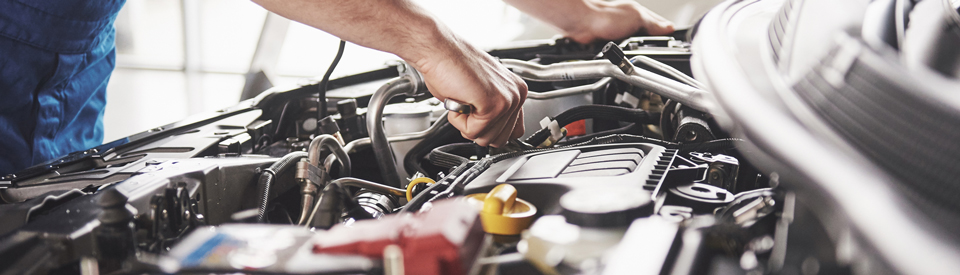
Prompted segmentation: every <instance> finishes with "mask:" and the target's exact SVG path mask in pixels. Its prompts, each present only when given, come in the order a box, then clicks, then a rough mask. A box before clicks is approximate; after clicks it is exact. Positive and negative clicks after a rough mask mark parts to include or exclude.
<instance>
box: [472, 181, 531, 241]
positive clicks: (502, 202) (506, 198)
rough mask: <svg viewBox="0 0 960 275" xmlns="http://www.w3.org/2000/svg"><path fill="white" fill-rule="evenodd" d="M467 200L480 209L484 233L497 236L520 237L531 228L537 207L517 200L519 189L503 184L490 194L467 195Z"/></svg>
mask: <svg viewBox="0 0 960 275" xmlns="http://www.w3.org/2000/svg"><path fill="white" fill-rule="evenodd" d="M467 199H468V200H470V201H471V202H473V203H474V204H475V205H477V208H479V209H480V220H481V221H482V222H483V231H486V232H487V233H490V234H497V235H518V234H520V232H523V230H524V229H527V228H528V227H530V223H531V222H533V215H534V214H536V213H537V207H535V206H533V204H531V203H529V202H527V201H525V200H522V199H518V198H517V188H515V187H513V185H509V184H501V185H497V187H494V188H493V190H490V193H478V194H470V195H467Z"/></svg>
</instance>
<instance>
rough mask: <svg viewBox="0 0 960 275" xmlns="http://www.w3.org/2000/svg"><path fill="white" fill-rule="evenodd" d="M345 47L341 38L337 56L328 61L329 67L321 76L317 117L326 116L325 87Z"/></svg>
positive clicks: (345, 44)
mask: <svg viewBox="0 0 960 275" xmlns="http://www.w3.org/2000/svg"><path fill="white" fill-rule="evenodd" d="M346 47H347V41H344V40H343V39H341V40H340V46H339V48H338V49H337V56H336V57H334V58H333V62H330V67H328V68H327V72H326V73H324V74H323V78H322V79H320V83H319V85H317V86H319V87H318V88H319V93H318V97H317V98H318V100H317V101H318V103H319V105H317V114H318V115H319V117H318V118H317V119H323V118H325V117H327V89H328V88H329V87H328V86H329V84H330V75H331V74H333V69H335V68H337V64H340V58H341V57H343V50H344V49H345V48H346Z"/></svg>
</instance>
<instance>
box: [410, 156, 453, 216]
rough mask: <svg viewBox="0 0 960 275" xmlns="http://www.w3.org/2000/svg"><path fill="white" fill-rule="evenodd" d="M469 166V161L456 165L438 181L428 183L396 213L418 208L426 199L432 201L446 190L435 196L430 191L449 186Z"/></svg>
mask: <svg viewBox="0 0 960 275" xmlns="http://www.w3.org/2000/svg"><path fill="white" fill-rule="evenodd" d="M470 167H471V166H470V163H466V164H464V165H460V166H457V168H455V169H453V171H452V172H450V174H449V175H447V176H446V177H444V178H443V179H441V180H440V181H439V182H437V183H434V184H432V185H430V186H429V187H427V189H424V190H423V191H420V193H418V194H417V195H416V196H413V199H411V200H410V201H408V202H407V204H405V205H404V206H403V208H400V211H399V212H398V213H409V212H413V211H417V210H420V207H423V204H424V203H427V202H428V201H432V200H433V199H435V198H436V197H439V195H441V194H442V193H444V192H447V191H444V192H441V194H437V196H434V195H430V193H432V192H433V191H436V190H437V189H439V188H440V187H445V186H449V185H450V183H451V182H455V181H456V178H459V175H461V174H462V173H463V172H464V171H466V170H467V169H468V168H470Z"/></svg>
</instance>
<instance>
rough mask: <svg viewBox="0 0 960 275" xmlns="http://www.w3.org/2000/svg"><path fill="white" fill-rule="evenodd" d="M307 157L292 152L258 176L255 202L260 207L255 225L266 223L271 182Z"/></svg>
mask: <svg viewBox="0 0 960 275" xmlns="http://www.w3.org/2000/svg"><path fill="white" fill-rule="evenodd" d="M305 157H307V153H306V152H293V153H289V154H287V155H285V156H283V158H280V160H277V162H274V163H273V165H270V167H269V168H267V169H266V170H264V171H263V173H261V174H260V179H259V180H258V181H257V195H258V198H257V201H259V202H260V205H259V207H258V209H257V223H264V222H266V215H267V203H269V200H270V186H272V185H273V181H274V179H275V178H276V177H278V175H279V174H281V173H283V171H286V169H287V168H289V167H291V166H293V165H294V164H296V163H297V161H299V160H300V159H302V158H305Z"/></svg>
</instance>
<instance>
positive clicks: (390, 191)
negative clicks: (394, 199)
mask: <svg viewBox="0 0 960 275" xmlns="http://www.w3.org/2000/svg"><path fill="white" fill-rule="evenodd" d="M330 184H340V185H343V186H351V187H359V188H363V189H367V190H370V191H374V192H377V193H382V194H387V195H393V196H398V197H406V196H407V190H406V189H400V188H396V187H392V186H388V185H384V184H380V183H376V182H372V181H368V180H363V179H358V178H339V179H336V180H334V181H331V182H330Z"/></svg>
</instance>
